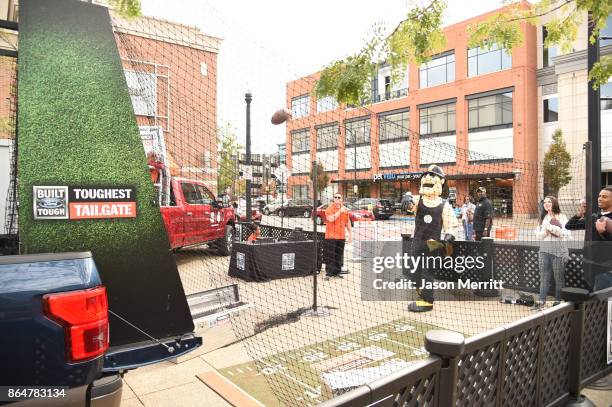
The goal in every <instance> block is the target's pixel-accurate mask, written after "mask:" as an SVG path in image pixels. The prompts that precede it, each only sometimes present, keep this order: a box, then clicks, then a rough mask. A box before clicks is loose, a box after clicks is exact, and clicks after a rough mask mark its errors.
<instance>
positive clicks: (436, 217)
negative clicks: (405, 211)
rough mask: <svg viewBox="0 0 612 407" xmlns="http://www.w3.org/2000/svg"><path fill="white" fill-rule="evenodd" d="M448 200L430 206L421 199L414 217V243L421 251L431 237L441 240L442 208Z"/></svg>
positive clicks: (424, 248)
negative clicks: (432, 206)
mask: <svg viewBox="0 0 612 407" xmlns="http://www.w3.org/2000/svg"><path fill="white" fill-rule="evenodd" d="M445 203H446V201H444V200H442V202H441V203H440V205H438V206H436V207H434V208H429V207H427V206H425V204H423V199H422V198H421V199H419V205H418V206H417V211H416V216H415V218H414V245H415V249H416V250H417V251H419V252H421V251H423V250H426V248H427V241H428V240H429V239H434V240H440V233H442V210H443V209H444V204H445Z"/></svg>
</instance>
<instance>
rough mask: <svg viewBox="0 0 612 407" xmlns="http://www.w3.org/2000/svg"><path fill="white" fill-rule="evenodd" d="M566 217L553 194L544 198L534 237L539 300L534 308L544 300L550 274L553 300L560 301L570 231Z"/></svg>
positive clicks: (538, 306) (556, 303) (556, 302)
mask: <svg viewBox="0 0 612 407" xmlns="http://www.w3.org/2000/svg"><path fill="white" fill-rule="evenodd" d="M566 223H567V217H566V216H565V215H564V214H562V213H561V209H560V208H559V201H558V200H557V198H555V197H554V196H547V197H546V198H544V210H543V211H542V214H541V215H540V222H539V225H538V228H537V229H536V237H537V238H538V240H540V242H539V244H540V250H539V253H538V257H539V265H540V301H539V302H538V303H536V304H535V306H534V308H540V307H541V306H542V305H544V303H545V302H546V295H547V294H548V288H549V283H550V275H551V274H552V275H553V277H554V279H555V302H554V303H553V305H558V304H559V303H560V302H561V288H563V279H564V274H565V264H566V263H567V259H568V250H567V239H568V237H569V236H570V233H569V231H568V230H567V229H565V224H566Z"/></svg>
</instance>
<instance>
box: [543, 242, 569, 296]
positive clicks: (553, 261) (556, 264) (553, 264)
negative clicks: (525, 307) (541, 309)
mask: <svg viewBox="0 0 612 407" xmlns="http://www.w3.org/2000/svg"><path fill="white" fill-rule="evenodd" d="M538 257H539V260H540V302H544V301H546V295H548V286H549V284H550V274H551V272H552V274H553V276H554V278H555V301H561V289H562V288H563V276H564V274H565V264H564V262H563V259H562V258H561V257H558V256H555V255H554V254H550V253H544V252H540V253H539V256H538Z"/></svg>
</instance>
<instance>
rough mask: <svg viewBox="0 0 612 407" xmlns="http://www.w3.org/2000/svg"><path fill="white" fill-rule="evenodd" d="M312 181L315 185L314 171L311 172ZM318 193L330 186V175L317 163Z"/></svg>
mask: <svg viewBox="0 0 612 407" xmlns="http://www.w3.org/2000/svg"><path fill="white" fill-rule="evenodd" d="M309 177H310V181H311V182H313V183H314V171H313V170H312V169H311V170H310V176H309ZM316 184H317V191H318V192H319V194H320V193H321V191H323V190H324V189H325V188H327V186H328V185H329V175H327V173H326V172H325V168H323V164H321V163H317V183H316Z"/></svg>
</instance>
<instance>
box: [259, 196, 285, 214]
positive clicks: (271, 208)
mask: <svg viewBox="0 0 612 407" xmlns="http://www.w3.org/2000/svg"><path fill="white" fill-rule="evenodd" d="M289 201H291V199H285V202H284V203H285V204H286V203H288V202H289ZM282 205H283V202H282V201H281V200H280V199H275V200H274V201H272V202H270V203H269V204H267V205H266V206H264V208H263V213H264V215H276V214H277V212H278V208H280V207H281V206H282Z"/></svg>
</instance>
